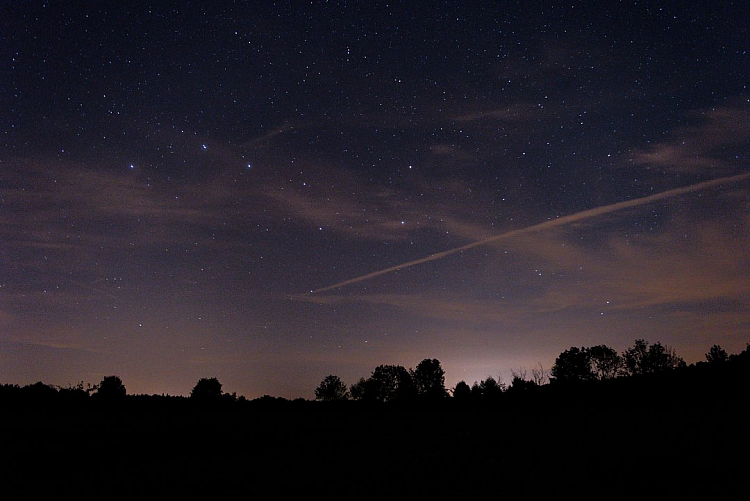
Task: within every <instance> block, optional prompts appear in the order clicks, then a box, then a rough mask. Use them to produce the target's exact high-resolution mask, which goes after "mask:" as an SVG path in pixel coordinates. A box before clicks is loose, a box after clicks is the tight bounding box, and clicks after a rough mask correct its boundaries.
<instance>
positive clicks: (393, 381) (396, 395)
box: [364, 365, 416, 402]
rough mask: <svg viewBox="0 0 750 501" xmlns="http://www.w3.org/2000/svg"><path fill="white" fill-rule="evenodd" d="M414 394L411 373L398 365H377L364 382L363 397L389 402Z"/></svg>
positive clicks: (404, 398)
mask: <svg viewBox="0 0 750 501" xmlns="http://www.w3.org/2000/svg"><path fill="white" fill-rule="evenodd" d="M414 395H416V388H415V386H414V382H413V380H412V377H411V374H409V371H407V370H406V369H405V368H404V367H402V366H400V365H379V366H377V367H375V370H374V371H373V372H372V375H371V376H370V378H369V379H367V381H366V382H365V387H364V399H365V400H377V401H380V402H391V401H394V400H408V399H410V398H412V397H414Z"/></svg>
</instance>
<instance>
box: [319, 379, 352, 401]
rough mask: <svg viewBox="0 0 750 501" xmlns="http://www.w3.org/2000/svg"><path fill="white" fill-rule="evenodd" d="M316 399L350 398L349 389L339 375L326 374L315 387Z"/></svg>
mask: <svg viewBox="0 0 750 501" xmlns="http://www.w3.org/2000/svg"><path fill="white" fill-rule="evenodd" d="M315 399H316V400H322V401H324V402H332V401H338V400H348V399H349V390H348V389H347V388H346V385H345V384H344V383H343V382H342V381H341V379H339V377H338V376H334V375H330V376H326V377H325V379H323V381H321V383H320V385H319V386H318V387H317V388H316V389H315Z"/></svg>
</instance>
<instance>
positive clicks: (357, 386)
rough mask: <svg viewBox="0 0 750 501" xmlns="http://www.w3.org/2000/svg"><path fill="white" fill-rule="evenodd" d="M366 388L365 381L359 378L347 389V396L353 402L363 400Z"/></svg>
mask: <svg viewBox="0 0 750 501" xmlns="http://www.w3.org/2000/svg"><path fill="white" fill-rule="evenodd" d="M366 387H367V380H366V379H365V378H363V377H361V378H359V381H357V382H356V383H354V384H353V385H351V387H350V388H349V395H350V396H351V397H352V399H353V400H364V399H365V398H366V396H367V395H366V394H365V388H366Z"/></svg>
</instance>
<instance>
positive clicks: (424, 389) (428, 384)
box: [411, 358, 447, 398]
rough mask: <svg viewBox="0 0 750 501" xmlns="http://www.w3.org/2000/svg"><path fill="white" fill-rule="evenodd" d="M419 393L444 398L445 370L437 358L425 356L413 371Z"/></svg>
mask: <svg viewBox="0 0 750 501" xmlns="http://www.w3.org/2000/svg"><path fill="white" fill-rule="evenodd" d="M411 377H412V379H413V380H414V386H415V387H416V390H417V393H419V394H420V395H423V396H425V397H429V398H443V397H445V396H446V394H447V393H446V391H445V371H444V370H443V368H442V367H441V366H440V362H439V361H438V360H436V359H434V358H433V359H429V358H425V359H424V360H422V361H421V362H420V363H419V365H417V368H416V369H415V370H413V371H411Z"/></svg>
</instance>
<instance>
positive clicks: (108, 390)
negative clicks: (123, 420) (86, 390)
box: [96, 376, 127, 402]
mask: <svg viewBox="0 0 750 501" xmlns="http://www.w3.org/2000/svg"><path fill="white" fill-rule="evenodd" d="M126 394H127V391H126V390H125V385H124V384H122V380H121V379H120V378H119V377H117V376H106V377H105V378H104V379H102V382H101V383H99V387H98V388H97V391H96V395H97V396H98V397H99V398H101V399H103V400H107V401H110V402H111V401H116V400H121V399H123V398H125V395H126Z"/></svg>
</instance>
